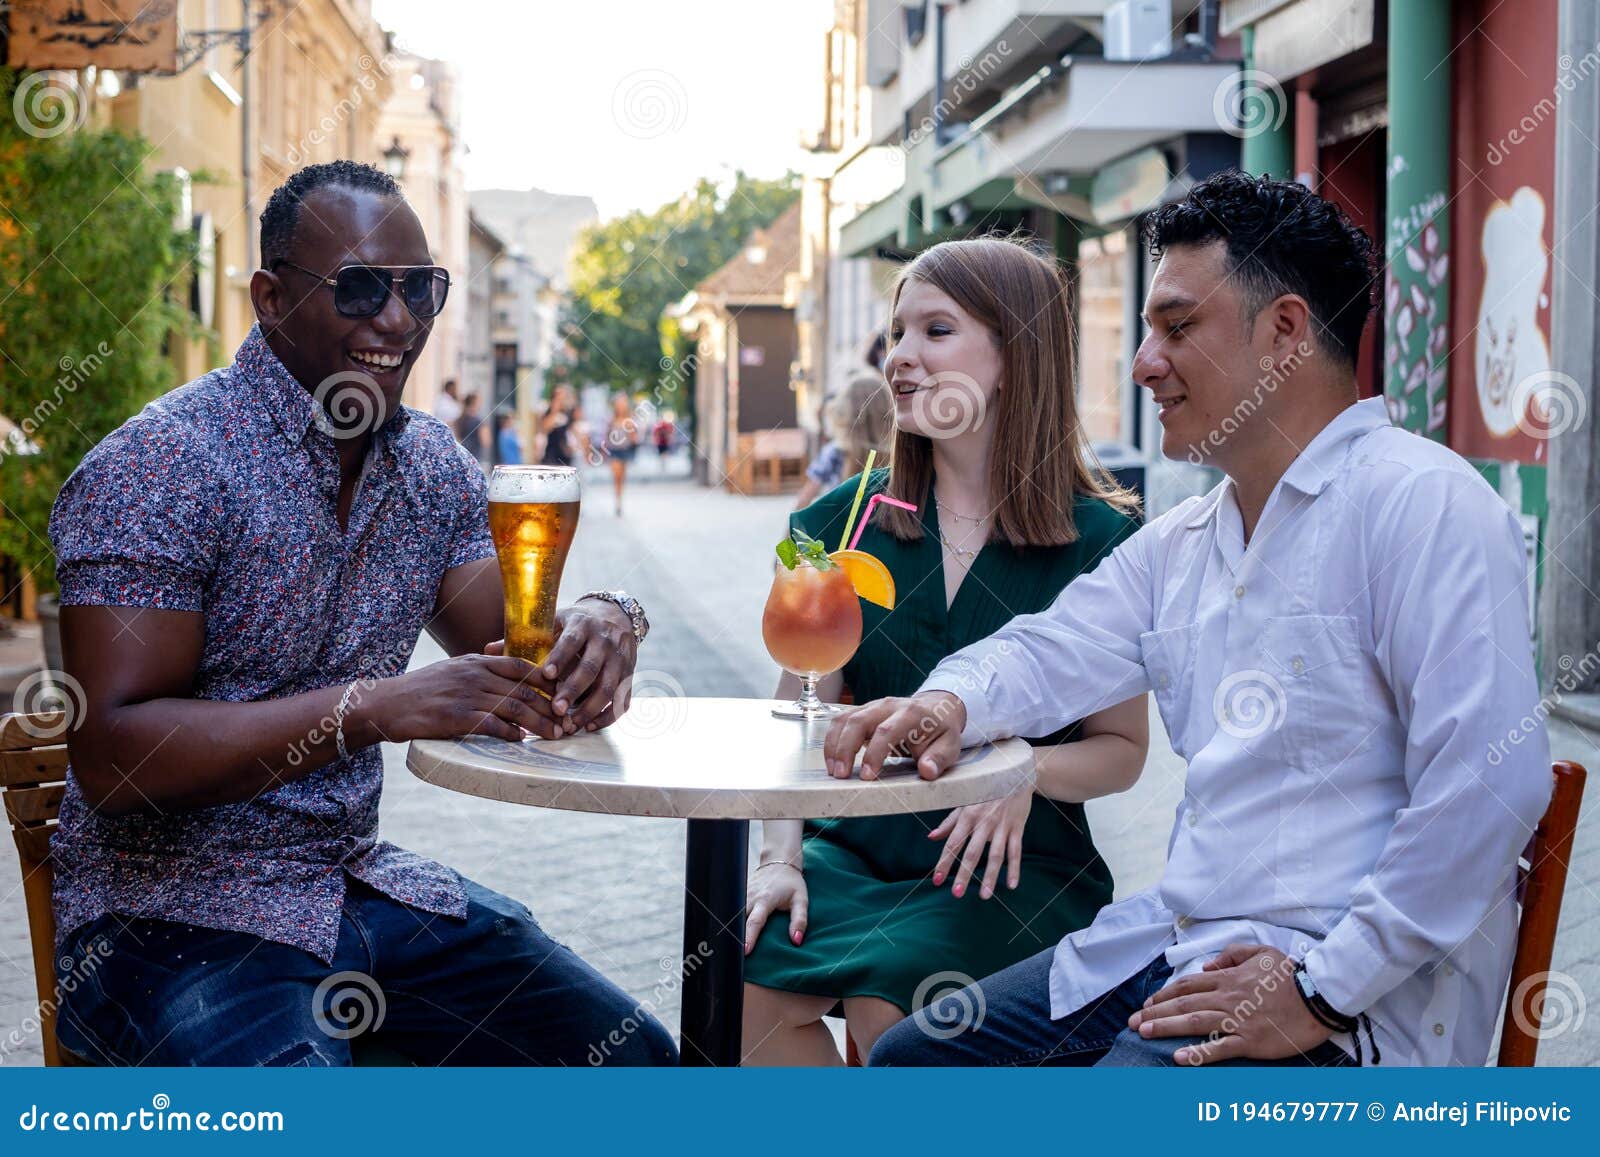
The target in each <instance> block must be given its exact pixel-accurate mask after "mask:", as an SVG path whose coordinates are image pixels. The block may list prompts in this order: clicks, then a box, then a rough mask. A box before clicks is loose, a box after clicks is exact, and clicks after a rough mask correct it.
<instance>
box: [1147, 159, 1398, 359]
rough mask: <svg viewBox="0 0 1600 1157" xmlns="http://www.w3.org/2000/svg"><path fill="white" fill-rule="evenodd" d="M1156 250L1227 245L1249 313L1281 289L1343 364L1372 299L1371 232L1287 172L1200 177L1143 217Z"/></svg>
mask: <svg viewBox="0 0 1600 1157" xmlns="http://www.w3.org/2000/svg"><path fill="white" fill-rule="evenodd" d="M1144 238H1145V241H1146V243H1147V244H1148V245H1149V247H1150V253H1151V256H1153V257H1160V256H1161V255H1162V253H1164V252H1165V251H1166V250H1168V249H1170V248H1172V247H1173V246H1174V245H1206V244H1209V243H1210V242H1212V241H1222V242H1223V243H1224V244H1225V245H1226V246H1227V252H1228V272H1229V276H1230V277H1232V278H1233V280H1234V281H1235V283H1236V284H1237V285H1238V287H1239V290H1240V296H1241V298H1242V299H1243V303H1244V309H1245V315H1246V318H1247V319H1253V318H1254V317H1255V316H1256V314H1258V313H1260V312H1261V310H1262V309H1263V308H1265V307H1266V306H1267V305H1268V304H1269V303H1270V302H1272V301H1273V300H1275V299H1276V298H1279V297H1282V296H1283V295H1284V294H1286V293H1293V294H1298V295H1299V296H1300V297H1303V298H1304V299H1305V301H1306V304H1307V305H1309V306H1310V308H1311V318H1312V322H1313V324H1314V325H1315V327H1316V331H1317V339H1318V342H1319V344H1320V345H1321V346H1322V348H1323V349H1324V350H1326V351H1327V352H1328V353H1329V354H1331V355H1333V356H1334V357H1335V358H1337V359H1338V360H1339V361H1340V362H1342V363H1344V364H1345V365H1347V366H1352V367H1353V366H1354V365H1355V363H1356V355H1357V353H1358V352H1359V351H1360V349H1361V330H1362V328H1363V327H1364V326H1365V325H1366V321H1367V315H1368V314H1369V313H1371V312H1372V309H1373V305H1374V304H1375V290H1376V285H1377V271H1376V270H1377V264H1376V261H1375V255H1374V247H1373V244H1372V239H1371V238H1369V237H1368V236H1367V235H1366V234H1365V233H1363V232H1362V231H1361V230H1360V229H1359V228H1357V227H1356V225H1355V224H1354V223H1353V222H1351V220H1350V218H1349V217H1347V216H1346V215H1345V213H1344V211H1343V210H1342V209H1340V208H1339V206H1337V205H1335V204H1334V203H1333V202H1331V201H1326V200H1324V199H1323V198H1321V197H1319V196H1317V195H1316V194H1315V193H1313V192H1312V191H1311V190H1310V189H1307V188H1306V187H1305V186H1304V185H1301V184H1299V183H1297V182H1294V181H1275V180H1272V179H1271V178H1269V177H1252V176H1249V175H1248V174H1246V173H1241V172H1239V171H1238V170H1236V169H1230V170H1228V171H1227V172H1223V173H1217V174H1216V175H1215V176H1211V177H1207V178H1206V179H1205V180H1204V181H1201V182H1200V183H1199V184H1198V185H1196V186H1195V187H1194V188H1193V189H1191V190H1190V191H1189V195H1188V196H1187V197H1185V198H1184V199H1183V200H1182V201H1178V202H1175V203H1174V204H1171V205H1163V206H1162V207H1161V208H1159V209H1156V210H1155V211H1154V212H1152V213H1151V214H1150V215H1149V216H1148V217H1147V218H1146V219H1145V223H1144Z"/></svg>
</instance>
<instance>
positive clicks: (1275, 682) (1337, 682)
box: [1245, 615, 1362, 773]
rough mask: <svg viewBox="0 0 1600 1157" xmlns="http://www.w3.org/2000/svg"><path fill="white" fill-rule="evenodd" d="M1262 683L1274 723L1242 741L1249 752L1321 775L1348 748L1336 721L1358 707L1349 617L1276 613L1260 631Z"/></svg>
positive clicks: (1357, 651)
mask: <svg viewBox="0 0 1600 1157" xmlns="http://www.w3.org/2000/svg"><path fill="white" fill-rule="evenodd" d="M1261 660H1262V669H1261V672H1260V673H1261V675H1262V676H1263V679H1262V682H1263V684H1264V686H1265V687H1266V689H1267V693H1268V697H1269V698H1270V699H1271V700H1273V701H1274V702H1273V704H1272V706H1273V707H1274V708H1275V709H1277V710H1280V711H1281V712H1282V714H1283V719H1282V722H1281V724H1280V725H1279V726H1276V727H1272V728H1270V729H1267V730H1265V731H1263V733H1262V734H1261V735H1259V736H1257V737H1254V738H1252V739H1251V740H1250V741H1249V742H1247V743H1246V745H1245V746H1246V747H1247V748H1248V749H1249V750H1250V751H1251V752H1252V753H1253V754H1255V755H1259V756H1262V757H1264V758H1269V759H1274V760H1279V761H1281V762H1282V763H1284V764H1285V765H1287V766H1289V767H1293V768H1296V769H1298V770H1300V771H1303V772H1313V773H1322V772H1325V771H1326V770H1327V769H1328V768H1329V766H1330V765H1331V764H1333V763H1335V762H1337V761H1338V760H1339V759H1342V758H1343V757H1344V756H1345V755H1347V754H1348V752H1345V751H1340V750H1339V747H1340V745H1339V744H1338V743H1336V742H1335V740H1336V739H1337V738H1338V735H1339V733H1340V730H1341V721H1342V720H1344V719H1347V718H1349V717H1350V716H1351V715H1352V713H1353V712H1354V713H1357V714H1359V713H1360V712H1361V711H1362V704H1361V703H1360V702H1352V698H1354V699H1356V700H1359V699H1360V698H1361V689H1362V680H1361V677H1360V675H1361V663H1362V660H1361V643H1360V638H1359V635H1358V633H1357V629H1356V621H1355V619H1354V618H1353V617H1351V616H1349V615H1280V616H1277V617H1274V618H1270V619H1268V620H1267V621H1266V623H1265V624H1264V625H1263V628H1262V632H1261Z"/></svg>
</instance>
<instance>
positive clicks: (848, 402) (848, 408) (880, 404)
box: [827, 374, 894, 479]
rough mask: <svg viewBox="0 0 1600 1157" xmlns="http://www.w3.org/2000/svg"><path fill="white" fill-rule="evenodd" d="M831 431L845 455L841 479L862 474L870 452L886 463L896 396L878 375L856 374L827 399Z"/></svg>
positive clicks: (889, 450) (883, 463)
mask: <svg viewBox="0 0 1600 1157" xmlns="http://www.w3.org/2000/svg"><path fill="white" fill-rule="evenodd" d="M827 418H828V432H829V434H830V435H831V437H832V438H833V441H834V444H835V445H836V446H838V447H839V450H840V452H841V454H842V456H843V457H842V470H843V472H842V473H841V474H840V475H839V477H840V478H841V479H844V478H851V477H854V476H855V475H857V474H859V473H861V470H862V468H863V467H864V466H866V464H867V451H868V450H876V451H877V452H878V457H877V459H876V461H875V462H874V467H875V468H876V467H877V466H887V465H888V464H889V460H890V455H891V453H892V451H893V446H894V395H893V394H891V393H890V391H889V383H888V382H886V381H884V380H883V378H882V377H880V376H878V375H876V374H857V375H856V376H855V377H853V378H851V379H850V384H849V385H847V386H845V388H844V389H843V390H840V391H839V392H838V393H837V394H835V395H834V396H833V398H832V399H831V400H830V401H829V402H828V414H827Z"/></svg>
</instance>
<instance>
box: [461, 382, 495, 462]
mask: <svg viewBox="0 0 1600 1157" xmlns="http://www.w3.org/2000/svg"><path fill="white" fill-rule="evenodd" d="M486 434H487V431H485V430H484V428H483V399H482V398H480V397H479V396H478V395H477V394H468V395H467V396H466V397H465V398H463V399H462V400H461V417H459V418H457V419H456V440H457V441H458V442H460V443H461V444H462V445H463V446H465V447H466V448H467V450H468V452H469V453H471V455H472V456H473V457H474V458H476V459H477V460H478V462H479V464H480V465H481V464H483V463H485V462H487V461H488V460H489V440H488V438H487V436H486Z"/></svg>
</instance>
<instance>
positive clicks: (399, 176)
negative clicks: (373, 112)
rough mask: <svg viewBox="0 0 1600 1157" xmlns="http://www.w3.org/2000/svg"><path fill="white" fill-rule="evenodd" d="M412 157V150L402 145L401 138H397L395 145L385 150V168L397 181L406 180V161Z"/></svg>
mask: <svg viewBox="0 0 1600 1157" xmlns="http://www.w3.org/2000/svg"><path fill="white" fill-rule="evenodd" d="M410 156H411V150H410V149H408V148H406V147H405V146H404V145H402V144H401V143H400V138H399V137H395V138H394V143H393V144H391V145H390V146H389V147H388V148H386V149H384V150H383V167H384V168H385V169H386V170H388V173H389V175H390V176H391V177H393V178H394V179H395V180H397V181H404V180H405V179H406V159H407V158H408V157H410Z"/></svg>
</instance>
